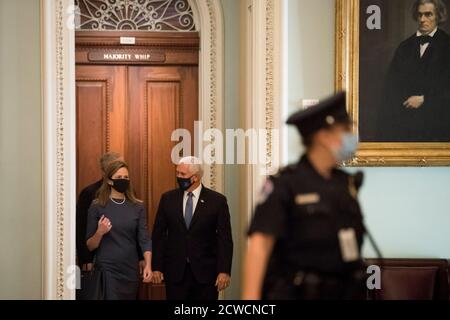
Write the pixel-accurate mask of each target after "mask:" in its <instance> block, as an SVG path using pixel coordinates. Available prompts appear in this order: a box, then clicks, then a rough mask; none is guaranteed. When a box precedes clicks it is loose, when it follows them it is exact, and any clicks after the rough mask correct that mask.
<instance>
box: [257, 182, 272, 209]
mask: <svg viewBox="0 0 450 320" xmlns="http://www.w3.org/2000/svg"><path fill="white" fill-rule="evenodd" d="M273 189H274V186H273V181H272V179H271V178H267V179H266V181H265V182H264V185H263V187H262V189H261V191H260V192H259V195H258V201H257V204H261V203H264V202H266V200H267V198H268V197H269V196H270V195H271V194H272V192H273Z"/></svg>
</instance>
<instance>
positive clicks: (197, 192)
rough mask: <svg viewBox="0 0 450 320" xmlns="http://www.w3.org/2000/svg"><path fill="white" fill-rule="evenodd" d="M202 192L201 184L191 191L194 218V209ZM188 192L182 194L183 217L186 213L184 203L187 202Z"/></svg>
mask: <svg viewBox="0 0 450 320" xmlns="http://www.w3.org/2000/svg"><path fill="white" fill-rule="evenodd" d="M201 191H202V184H200V185H199V186H198V187H197V188H196V189H195V190H194V191H192V194H193V196H192V216H194V213H195V208H196V207H197V203H198V199H199V198H200V192H201ZM188 193H189V192H188V191H185V192H184V196H183V217H184V215H185V212H186V203H187V200H188Z"/></svg>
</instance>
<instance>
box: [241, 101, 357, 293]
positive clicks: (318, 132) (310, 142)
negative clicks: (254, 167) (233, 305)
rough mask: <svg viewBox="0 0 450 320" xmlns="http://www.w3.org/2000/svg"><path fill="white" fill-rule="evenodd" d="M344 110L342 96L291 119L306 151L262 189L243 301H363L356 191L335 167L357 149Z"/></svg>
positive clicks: (251, 232)
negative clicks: (294, 163) (296, 162)
mask: <svg viewBox="0 0 450 320" xmlns="http://www.w3.org/2000/svg"><path fill="white" fill-rule="evenodd" d="M345 106H346V99H345V93H339V94H337V95H335V96H333V97H330V98H328V99H326V100H324V101H323V102H321V103H320V104H318V105H316V106H314V107H310V108H309V109H306V110H302V111H300V112H297V113H295V114H294V115H292V116H291V117H290V118H289V119H288V121H287V123H288V124H290V125H295V126H297V128H298V129H299V131H300V134H301V136H302V138H303V143H304V145H305V147H306V153H305V155H304V156H303V157H302V158H301V160H300V162H299V163H298V164H296V165H293V166H289V167H288V168H286V169H283V170H281V171H280V173H279V174H278V175H277V176H275V177H271V178H270V179H268V180H267V181H266V183H265V185H264V187H263V190H262V196H263V198H262V199H261V201H260V204H259V205H258V206H257V207H256V211H255V215H254V218H253V221H252V223H251V226H250V230H249V246H248V252H247V257H246V266H245V280H244V291H243V298H244V299H275V300H279V299H288V300H289V299H308V300H310V299H333V300H336V299H364V296H365V280H364V275H365V272H364V268H363V263H362V259H361V256H360V251H361V245H362V241H363V235H364V230H365V228H364V225H363V217H362V214H361V210H360V206H359V204H358V200H357V191H358V187H359V186H358V185H357V183H355V179H354V177H353V176H351V175H349V174H347V173H345V172H343V171H341V170H339V169H337V166H338V164H339V163H343V162H344V161H346V160H348V159H350V158H351V157H352V156H353V155H354V153H355V151H356V149H357V145H358V141H357V138H356V137H355V136H354V135H353V134H352V133H351V124H352V122H351V119H350V117H349V115H348V113H347V111H346V107H345Z"/></svg>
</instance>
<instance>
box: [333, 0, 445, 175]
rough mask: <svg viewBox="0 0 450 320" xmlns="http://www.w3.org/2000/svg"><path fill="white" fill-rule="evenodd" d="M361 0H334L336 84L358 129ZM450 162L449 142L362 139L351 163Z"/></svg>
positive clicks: (427, 164)
mask: <svg viewBox="0 0 450 320" xmlns="http://www.w3.org/2000/svg"><path fill="white" fill-rule="evenodd" d="M359 28H360V1H359V0H336V36H335V37H336V55H335V59H336V61H335V64H336V72H335V88H336V90H337V91H341V90H346V91H347V110H348V111H349V113H350V114H351V116H352V118H353V119H354V121H355V123H354V132H355V133H356V134H358V133H359V120H358V119H359V48H360V47H359V34H360V33H359V32H360V30H359ZM449 165H450V143H441V142H436V143H435V142H433V143H403V142H394V143H381V142H380V143H379V142H363V143H361V144H360V147H359V150H358V152H357V154H356V156H355V157H354V158H353V159H352V160H350V161H348V162H347V163H346V166H350V167H438V166H449Z"/></svg>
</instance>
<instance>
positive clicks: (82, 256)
mask: <svg viewBox="0 0 450 320" xmlns="http://www.w3.org/2000/svg"><path fill="white" fill-rule="evenodd" d="M102 182H103V180H99V181H97V182H95V183H93V184H91V185H89V186H87V187H86V188H84V189H83V190H82V191H81V192H80V196H79V197H78V202H77V212H76V222H77V225H76V243H77V256H78V263H79V264H80V265H82V264H86V263H91V262H92V259H93V254H92V252H90V251H89V249H88V248H87V246H86V226H87V217H88V210H89V207H90V206H91V204H92V201H94V199H95V194H96V193H97V190H98V189H100V187H101V186H102Z"/></svg>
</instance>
